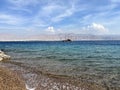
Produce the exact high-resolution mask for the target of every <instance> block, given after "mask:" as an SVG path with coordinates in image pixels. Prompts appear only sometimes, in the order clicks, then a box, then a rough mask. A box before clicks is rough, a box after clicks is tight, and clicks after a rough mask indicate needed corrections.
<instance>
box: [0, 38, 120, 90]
mask: <svg viewBox="0 0 120 90" xmlns="http://www.w3.org/2000/svg"><path fill="white" fill-rule="evenodd" d="M0 49H1V50H3V51H4V52H5V53H6V54H7V55H10V56H11V60H8V61H3V62H0V65H2V66H5V67H8V68H10V69H11V70H14V71H16V72H17V73H18V74H20V75H22V77H23V79H24V81H25V83H26V88H27V89H28V90H30V89H31V90H120V41H117V40H116V41H72V42H62V41H13V42H12V41H11V42H0Z"/></svg>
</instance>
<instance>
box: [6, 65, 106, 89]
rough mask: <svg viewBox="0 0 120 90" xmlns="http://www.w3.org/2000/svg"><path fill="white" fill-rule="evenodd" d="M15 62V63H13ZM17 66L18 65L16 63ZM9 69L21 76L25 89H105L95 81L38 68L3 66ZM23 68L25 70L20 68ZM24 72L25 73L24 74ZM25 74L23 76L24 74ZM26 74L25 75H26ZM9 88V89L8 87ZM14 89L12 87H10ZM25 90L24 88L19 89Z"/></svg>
mask: <svg viewBox="0 0 120 90" xmlns="http://www.w3.org/2000/svg"><path fill="white" fill-rule="evenodd" d="M14 64H15V63H14ZM18 66H19V65H18ZM8 68H9V69H10V71H11V70H12V71H13V73H14V72H15V73H17V75H18V76H19V77H20V78H22V80H23V81H25V82H23V81H22V82H23V83H24V86H23V87H26V88H27V90H30V89H32V88H33V90H49V89H55V90H107V89H106V88H105V87H102V86H101V85H97V84H95V83H89V82H85V81H81V80H77V79H76V78H71V77H67V76H61V75H55V74H52V73H47V72H46V73H44V72H41V71H39V70H36V69H33V68H28V67H21V65H20V68H19V69H20V70H16V69H13V67H12V68H11V67H9V66H8V67H5V69H7V71H8V70H9V69H8ZM23 68H24V70H25V71H23V70H22V69H23ZM25 74H26V75H25ZM24 75H25V76H24ZM26 76H27V77H26ZM8 90H9V89H8ZM12 90H14V89H12ZM20 90H25V89H20Z"/></svg>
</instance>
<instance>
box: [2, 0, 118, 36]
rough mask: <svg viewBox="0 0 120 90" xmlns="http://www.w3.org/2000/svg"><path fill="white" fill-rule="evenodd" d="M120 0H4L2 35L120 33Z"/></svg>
mask: <svg viewBox="0 0 120 90" xmlns="http://www.w3.org/2000/svg"><path fill="white" fill-rule="evenodd" d="M119 21H120V0H0V34H1V36H0V38H4V37H6V38H7V37H11V38H14V37H16V38H17V37H21V36H22V37H25V36H35V35H39V34H43V35H44V34H58V33H77V34H78V33H79V34H96V35H98V34H100V35H101V34H102V35H103V34H120V22H119Z"/></svg>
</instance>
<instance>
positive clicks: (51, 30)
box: [47, 26, 55, 33]
mask: <svg viewBox="0 0 120 90" xmlns="http://www.w3.org/2000/svg"><path fill="white" fill-rule="evenodd" d="M47 31H48V32H51V33H55V30H54V27H52V26H50V27H48V28H47Z"/></svg>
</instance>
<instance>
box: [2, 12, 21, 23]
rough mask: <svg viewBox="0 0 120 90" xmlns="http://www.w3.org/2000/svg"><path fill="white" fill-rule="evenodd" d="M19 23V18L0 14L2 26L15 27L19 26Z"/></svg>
mask: <svg viewBox="0 0 120 90" xmlns="http://www.w3.org/2000/svg"><path fill="white" fill-rule="evenodd" d="M19 22H21V19H20V18H17V17H15V16H12V15H9V14H0V23H2V24H9V25H16V24H19Z"/></svg>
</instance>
